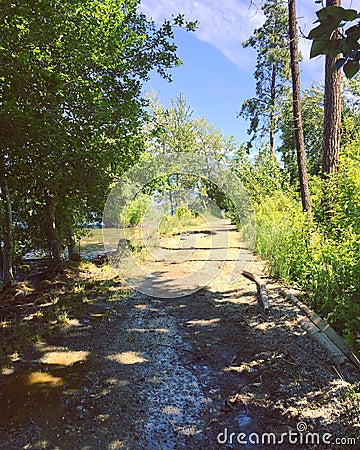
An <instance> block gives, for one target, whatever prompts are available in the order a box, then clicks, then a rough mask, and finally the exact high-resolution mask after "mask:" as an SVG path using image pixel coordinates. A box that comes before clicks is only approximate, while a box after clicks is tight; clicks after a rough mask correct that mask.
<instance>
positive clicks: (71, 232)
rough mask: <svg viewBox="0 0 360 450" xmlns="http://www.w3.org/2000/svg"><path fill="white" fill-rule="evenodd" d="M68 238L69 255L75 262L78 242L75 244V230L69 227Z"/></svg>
mask: <svg viewBox="0 0 360 450" xmlns="http://www.w3.org/2000/svg"><path fill="white" fill-rule="evenodd" d="M67 237H68V253H69V260H70V261H73V259H74V257H75V255H76V254H77V253H76V242H75V236H74V230H73V229H72V228H71V227H69V228H68V230H67Z"/></svg>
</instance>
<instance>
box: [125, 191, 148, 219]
mask: <svg viewBox="0 0 360 450" xmlns="http://www.w3.org/2000/svg"><path fill="white" fill-rule="evenodd" d="M150 204H151V197H149V196H148V195H146V194H141V193H140V194H137V195H136V197H134V199H133V200H132V201H131V202H130V204H129V205H127V207H125V208H124V210H123V211H122V212H121V214H120V220H121V222H122V223H123V224H124V225H125V227H135V226H136V225H139V223H141V221H142V220H143V218H144V215H145V213H146V210H147V208H148V207H149V206H150Z"/></svg>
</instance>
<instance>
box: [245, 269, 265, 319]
mask: <svg viewBox="0 0 360 450" xmlns="http://www.w3.org/2000/svg"><path fill="white" fill-rule="evenodd" d="M242 274H243V275H244V277H246V278H249V279H250V280H251V281H254V282H255V283H256V284H257V286H258V288H259V296H260V299H261V302H262V305H263V308H264V312H265V313H266V314H269V310H270V305H269V299H268V298H267V295H266V284H265V283H263V282H262V280H261V278H260V277H258V276H257V275H255V274H254V273H251V272H247V271H246V270H244V271H243V273H242Z"/></svg>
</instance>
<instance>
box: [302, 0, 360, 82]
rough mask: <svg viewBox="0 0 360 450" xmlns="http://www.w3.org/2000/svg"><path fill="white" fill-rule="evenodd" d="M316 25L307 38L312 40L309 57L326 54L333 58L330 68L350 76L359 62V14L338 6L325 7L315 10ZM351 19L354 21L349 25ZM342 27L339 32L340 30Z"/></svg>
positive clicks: (353, 74) (357, 69) (353, 10)
mask: <svg viewBox="0 0 360 450" xmlns="http://www.w3.org/2000/svg"><path fill="white" fill-rule="evenodd" d="M316 15H317V16H318V20H317V22H320V25H318V26H317V27H315V28H313V29H312V30H311V31H310V33H309V38H310V39H312V40H313V43H312V46H311V51H310V58H314V57H315V56H318V55H329V56H330V57H331V58H335V57H336V56H337V55H339V54H342V55H343V57H342V58H339V59H337V61H336V63H335V67H334V69H336V70H339V69H341V68H342V69H343V71H344V73H345V75H346V77H347V78H352V77H354V76H355V75H356V74H357V73H358V71H359V64H360V22H359V20H358V19H360V13H358V11H356V10H355V9H344V8H342V7H341V6H327V7H326V8H322V9H320V10H319V11H317V12H316ZM354 21H357V22H356V23H355V24H353V22H354ZM340 29H342V31H340Z"/></svg>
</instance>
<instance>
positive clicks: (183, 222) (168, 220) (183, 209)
mask: <svg viewBox="0 0 360 450" xmlns="http://www.w3.org/2000/svg"><path fill="white" fill-rule="evenodd" d="M201 223H203V219H202V218H201V217H200V216H198V214H197V213H196V212H195V211H192V210H190V209H189V208H188V207H187V206H186V205H184V204H183V205H181V206H179V207H178V208H177V209H176V213H175V214H174V215H170V214H166V215H165V216H164V217H163V218H162V220H161V222H160V224H159V233H160V235H161V236H167V235H171V234H175V233H178V232H180V231H182V230H186V229H188V228H189V227H192V226H196V225H200V224H201Z"/></svg>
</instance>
